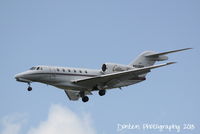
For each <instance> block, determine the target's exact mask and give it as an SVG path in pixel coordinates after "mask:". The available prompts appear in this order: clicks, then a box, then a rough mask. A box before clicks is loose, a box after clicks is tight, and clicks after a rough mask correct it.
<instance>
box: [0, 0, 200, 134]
mask: <svg viewBox="0 0 200 134" xmlns="http://www.w3.org/2000/svg"><path fill="white" fill-rule="evenodd" d="M199 7H200V2H199V1H198V0H190V1H189V0H168V1H160V0H152V1H150V0H126V1H121V0H115V1H112V0H106V1H92V0H91V1H90V0H86V1H81V0H78V1H66V0H57V1H53V0H30V1H26V0H19V1H14V0H1V1H0V20H1V21H0V45H1V49H0V61H1V69H0V74H1V77H0V81H1V89H0V100H1V101H0V106H1V110H0V134H10V133H12V134H19V133H20V134H27V133H28V134H40V133H52V134H53V132H54V131H56V132H57V133H64V132H65V133H77V134H80V133H82V132H87V133H92V134H94V133H95V134H110V133H120V134H121V133H123V134H129V133H136V132H137V133H141V134H143V133H147V134H148V133H152V132H153V133H161V132H159V131H157V130H148V131H142V130H125V131H120V132H117V124H119V123H121V124H128V123H131V124H140V125H141V124H144V123H149V124H153V123H155V124H179V125H183V124H193V125H194V126H195V127H196V128H195V129H194V130H192V131H189V130H182V131H181V133H183V134H185V133H194V134H197V133H199V132H200V128H199V124H200V120H199V113H200V107H199V102H200V97H199V94H200V91H199V89H200V87H199V68H200V63H199V60H198V59H199V54H200V51H199V48H200V47H199V44H200V40H199V37H200V25H199V24H200V14H199V13H200V8H199ZM185 47H192V48H194V49H192V50H189V51H185V52H180V53H176V54H171V55H169V57H170V59H169V60H170V61H177V62H178V63H177V64H175V65H171V66H167V67H163V68H159V69H155V70H153V71H152V72H151V73H150V74H149V75H148V76H147V80H146V81H145V82H143V83H139V84H136V85H133V86H129V87H125V88H123V89H122V91H120V90H119V89H114V90H110V91H108V92H107V94H106V96H103V97H100V96H98V94H97V93H94V95H93V96H90V101H89V102H88V103H82V102H81V101H77V102H71V101H69V100H68V98H67V96H66V95H65V93H64V92H63V91H62V90H60V89H57V88H55V87H51V86H47V85H44V84H39V83H34V84H32V87H33V91H32V92H27V90H26V88H27V85H26V84H24V83H18V82H16V81H15V79H14V75H15V74H16V73H19V72H22V71H25V70H27V69H29V68H30V67H32V66H34V65H56V66H68V67H84V68H94V69H96V68H100V67H101V65H102V64H103V63H105V62H114V63H120V64H128V63H130V62H131V61H132V60H133V59H134V58H135V57H136V56H137V55H138V54H139V53H141V52H142V51H145V50H153V51H158V52H162V51H168V50H173V49H179V48H185ZM61 115H62V116H61ZM57 116H58V117H57ZM62 117H63V118H62ZM60 118H62V119H61V120H57V119H60ZM54 120H55V122H56V124H61V126H62V124H63V126H64V125H65V126H66V127H63V128H59V126H60V125H59V126H58V128H57V127H55V130H52V129H54V127H52V126H56V125H55V124H53V123H52V122H54ZM66 121H68V122H66ZM57 122H58V123H57ZM77 124H78V125H77ZM72 126H74V127H72ZM58 129H59V130H60V131H57V130H58ZM11 130H12V131H11ZM61 130H64V132H63V131H61ZM75 131H76V132H75ZM173 132H174V131H173ZM162 133H169V132H168V131H164V132H162Z"/></svg>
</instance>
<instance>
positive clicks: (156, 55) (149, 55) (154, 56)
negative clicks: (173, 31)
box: [145, 48, 192, 58]
mask: <svg viewBox="0 0 200 134" xmlns="http://www.w3.org/2000/svg"><path fill="white" fill-rule="evenodd" d="M189 49H192V48H184V49H178V50H173V51H167V52H162V53H155V54H148V55H145V56H146V57H148V58H156V57H159V56H161V55H166V54H170V53H176V52H180V51H185V50H189Z"/></svg>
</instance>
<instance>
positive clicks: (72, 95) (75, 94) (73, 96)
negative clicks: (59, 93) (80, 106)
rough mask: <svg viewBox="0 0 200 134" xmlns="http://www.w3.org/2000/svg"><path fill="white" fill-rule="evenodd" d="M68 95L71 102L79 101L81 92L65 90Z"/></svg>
mask: <svg viewBox="0 0 200 134" xmlns="http://www.w3.org/2000/svg"><path fill="white" fill-rule="evenodd" d="M65 93H66V95H67V96H68V98H69V99H70V100H74V101H75V100H78V99H79V97H80V96H79V92H78V91H73V90H65Z"/></svg>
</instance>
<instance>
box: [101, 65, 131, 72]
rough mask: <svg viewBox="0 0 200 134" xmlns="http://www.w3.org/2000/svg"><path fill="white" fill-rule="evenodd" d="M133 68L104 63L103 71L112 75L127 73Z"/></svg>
mask: <svg viewBox="0 0 200 134" xmlns="http://www.w3.org/2000/svg"><path fill="white" fill-rule="evenodd" d="M131 68H132V67H131V66H128V65H121V64H115V63H104V64H103V65H102V68H101V69H102V71H103V72H105V73H112V72H119V71H126V70H129V69H131Z"/></svg>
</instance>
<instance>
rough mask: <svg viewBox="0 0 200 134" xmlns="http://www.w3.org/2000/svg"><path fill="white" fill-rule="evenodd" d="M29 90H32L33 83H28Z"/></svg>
mask: <svg viewBox="0 0 200 134" xmlns="http://www.w3.org/2000/svg"><path fill="white" fill-rule="evenodd" d="M27 90H28V91H31V90H32V87H31V84H30V83H28V88H27Z"/></svg>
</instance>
